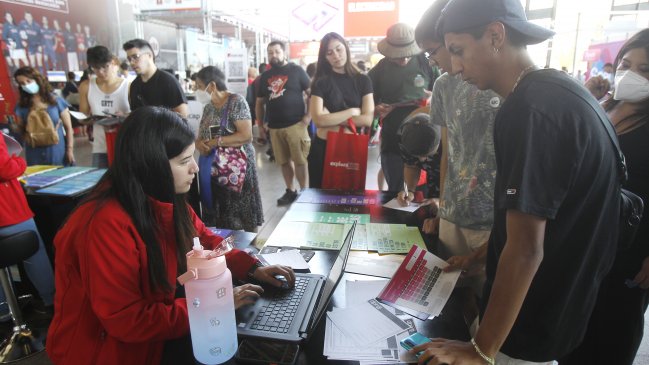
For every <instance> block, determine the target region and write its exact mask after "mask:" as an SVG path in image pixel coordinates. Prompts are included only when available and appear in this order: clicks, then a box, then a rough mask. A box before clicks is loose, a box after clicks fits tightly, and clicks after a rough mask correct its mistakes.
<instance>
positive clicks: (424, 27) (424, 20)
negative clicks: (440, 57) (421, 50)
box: [415, 0, 450, 44]
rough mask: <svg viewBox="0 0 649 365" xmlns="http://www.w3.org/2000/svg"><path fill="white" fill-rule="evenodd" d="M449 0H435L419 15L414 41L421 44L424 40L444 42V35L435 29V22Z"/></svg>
mask: <svg viewBox="0 0 649 365" xmlns="http://www.w3.org/2000/svg"><path fill="white" fill-rule="evenodd" d="M449 1H450V0H437V1H435V3H434V4H433V5H431V6H430V7H429V8H428V9H427V10H426V11H425V12H424V15H422V16H421V19H420V20H419V23H418V24H417V27H415V41H416V42H417V44H421V43H422V42H424V41H432V42H441V43H444V35H443V34H440V33H439V32H438V29H437V22H438V20H439V18H440V17H441V16H442V10H444V7H445V6H446V4H448V2H449Z"/></svg>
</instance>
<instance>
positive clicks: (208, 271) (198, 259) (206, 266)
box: [187, 250, 227, 280]
mask: <svg viewBox="0 0 649 365" xmlns="http://www.w3.org/2000/svg"><path fill="white" fill-rule="evenodd" d="M210 253H212V251H210V250H200V251H198V250H192V251H190V252H189V253H188V254H187V271H195V273H196V274H197V277H195V279H197V280H202V279H210V278H213V277H216V276H219V275H221V274H223V273H224V272H225V270H226V269H227V266H226V264H225V256H216V257H214V256H213V255H210Z"/></svg>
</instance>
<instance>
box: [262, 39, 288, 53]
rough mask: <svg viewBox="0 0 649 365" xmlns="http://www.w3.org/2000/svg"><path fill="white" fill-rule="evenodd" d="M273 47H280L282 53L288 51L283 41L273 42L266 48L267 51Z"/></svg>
mask: <svg viewBox="0 0 649 365" xmlns="http://www.w3.org/2000/svg"><path fill="white" fill-rule="evenodd" d="M272 46H279V47H280V48H281V49H282V51H286V44H285V43H284V42H282V41H272V42H270V43H268V46H267V47H266V49H268V48H270V47H272Z"/></svg>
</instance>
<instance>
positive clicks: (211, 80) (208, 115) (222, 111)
mask: <svg viewBox="0 0 649 365" xmlns="http://www.w3.org/2000/svg"><path fill="white" fill-rule="evenodd" d="M195 95H196V100H198V101H199V102H201V103H202V104H205V108H204V109H203V117H202V118H201V122H200V125H199V129H198V139H197V140H196V149H197V150H198V151H199V152H200V153H201V155H202V158H203V159H205V158H207V157H206V156H208V155H209V154H210V153H211V151H212V149H214V148H216V147H243V150H244V151H245V154H246V158H247V169H246V174H245V180H244V183H243V188H242V190H241V192H240V193H237V192H234V191H231V190H228V189H226V188H224V187H222V186H218V185H217V184H215V183H214V182H212V184H211V190H212V205H213V206H212V208H208V209H205V210H204V211H205V213H206V214H205V215H204V217H203V218H204V220H206V223H207V224H208V225H216V226H217V227H221V228H228V229H243V230H245V231H249V232H256V231H257V227H258V226H260V225H261V224H262V223H263V222H264V215H263V210H262V206H261V195H259V183H258V180H257V167H256V164H255V149H254V147H253V146H252V122H251V119H250V109H249V107H248V103H247V102H246V98H245V97H243V96H241V95H238V94H233V93H231V92H229V91H228V90H227V88H226V86H225V75H224V74H223V72H221V70H219V69H218V68H217V67H214V66H207V67H205V68H203V69H201V70H200V71H198V73H197V74H196V93H195ZM226 116H227V121H226V123H225V128H220V126H221V121H222V119H223V118H224V117H226ZM204 172H205V171H204ZM212 181H213V180H212Z"/></svg>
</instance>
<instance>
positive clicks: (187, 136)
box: [82, 106, 196, 292]
mask: <svg viewBox="0 0 649 365" xmlns="http://www.w3.org/2000/svg"><path fill="white" fill-rule="evenodd" d="M192 143H194V134H193V132H192V130H191V129H190V127H189V126H188V125H187V124H186V123H185V122H184V121H183V120H182V119H181V118H180V116H178V114H176V113H174V112H172V111H170V110H167V109H164V108H161V107H153V106H145V107H142V108H138V109H136V110H135V111H133V112H132V113H131V114H130V115H129V116H128V117H127V118H126V120H125V121H124V123H123V124H122V125H121V127H120V131H119V133H118V135H117V140H116V142H115V160H114V162H113V164H112V165H111V166H110V167H109V168H108V171H107V172H106V173H105V174H104V176H103V177H102V178H101V180H100V181H99V182H98V183H97V186H96V187H95V188H94V189H93V190H92V192H91V193H90V194H89V196H88V197H87V198H86V200H84V202H82V204H84V203H86V202H89V201H97V202H98V203H97V209H99V208H100V207H101V206H102V205H103V204H104V203H105V202H106V201H107V200H108V199H115V200H117V201H118V202H119V204H120V205H121V207H122V208H123V209H124V211H125V212H126V213H127V214H128V215H129V217H130V218H131V220H132V221H133V224H134V226H135V229H136V230H137V233H138V234H139V235H140V237H141V238H142V241H144V244H145V245H146V254H147V261H148V263H149V264H148V266H149V267H148V274H149V282H150V284H151V287H152V289H153V290H154V291H161V292H165V291H166V292H172V291H173V290H174V287H175V286H174V285H173V283H170V282H169V281H168V280H167V267H166V266H165V261H164V258H163V256H162V251H161V249H160V243H159V242H158V239H159V234H160V224H159V222H158V221H157V214H155V212H154V210H153V206H152V203H151V201H150V198H153V199H155V200H158V201H161V202H165V203H171V204H173V222H174V228H175V229H174V230H175V233H176V237H175V238H176V258H177V265H178V272H183V271H185V269H186V262H185V254H186V253H187V252H188V251H189V250H190V249H191V242H192V238H193V237H194V236H195V235H196V230H195V228H194V224H193V222H192V216H191V214H190V211H189V207H188V204H187V198H186V195H185V194H176V191H175V185H174V178H173V173H172V171H171V167H170V165H169V160H170V159H172V158H174V157H176V156H178V155H180V154H181V153H182V152H183V151H184V150H185V149H186V148H187V147H188V146H190V145H191V144H192ZM90 219H92V218H90Z"/></svg>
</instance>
